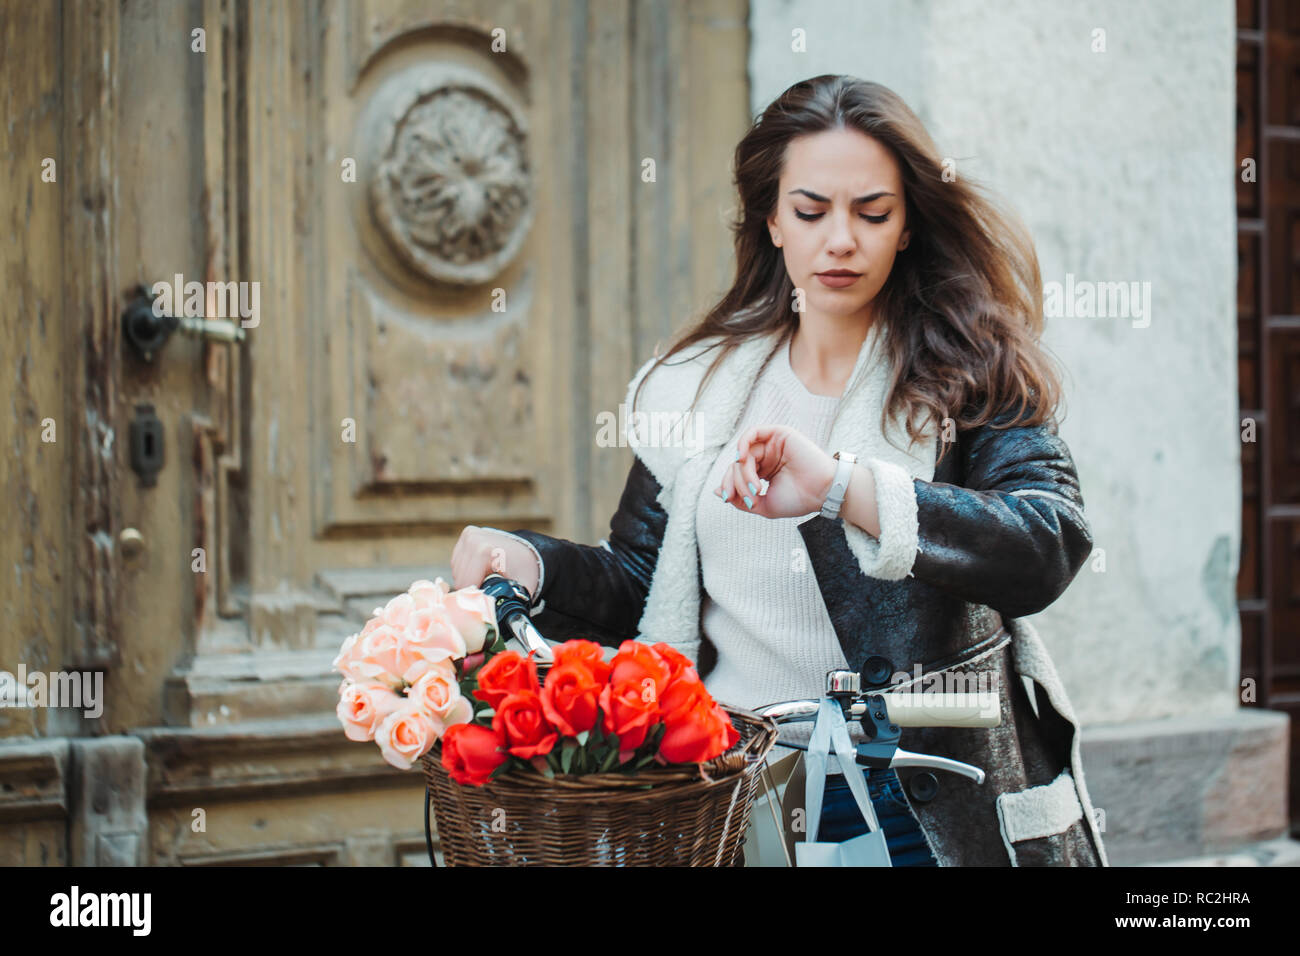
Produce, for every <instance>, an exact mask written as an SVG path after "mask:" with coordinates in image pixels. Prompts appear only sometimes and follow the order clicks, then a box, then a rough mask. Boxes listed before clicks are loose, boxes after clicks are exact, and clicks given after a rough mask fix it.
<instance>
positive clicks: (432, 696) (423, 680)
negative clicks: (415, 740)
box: [408, 661, 474, 737]
mask: <svg viewBox="0 0 1300 956" xmlns="http://www.w3.org/2000/svg"><path fill="white" fill-rule="evenodd" d="M408 694H409V698H410V699H411V700H413V701H415V702H416V704H417V705H418V706H419V707H420V709H421V710H423V711H424V712H425V713H426V714H428V715H429V716H430V717H433V718H435V719H434V721H433V723H434V727H435V728H437V731H438V736H439V737H441V736H442V735H443V734H444V733H446V730H447V728H448V727H449V726H451V725H452V724H467V723H469V722H470V721H471V720H472V719H473V718H474V704H473V702H472V701H471V700H469V698H467V697H465V696H464V695H462V694H461V692H460V684H459V683H457V681H456V670H455V668H453V667H452V665H451V662H450V661H444V662H442V663H440V664H433V665H430V667H429V669H428V670H427V671H425V672H424V673H423V674H421V675H420V677H419V679H418V680H416V682H415V683H414V684H412V685H411V689H410V690H409V691H408Z"/></svg>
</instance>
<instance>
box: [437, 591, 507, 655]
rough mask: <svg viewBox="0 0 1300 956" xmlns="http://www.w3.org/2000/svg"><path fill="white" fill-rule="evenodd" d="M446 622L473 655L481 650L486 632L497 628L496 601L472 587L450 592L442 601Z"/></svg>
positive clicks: (485, 638)
mask: <svg viewBox="0 0 1300 956" xmlns="http://www.w3.org/2000/svg"><path fill="white" fill-rule="evenodd" d="M443 607H444V608H445V612H446V615H447V620H448V621H450V622H451V625H452V627H454V628H456V630H458V631H459V632H460V635H461V637H463V638H465V647H466V649H467V650H468V652H469V653H471V654H475V653H477V652H479V651H481V650H483V644H484V642H485V641H486V640H487V636H488V632H489V631H494V630H495V629H496V626H497V608H496V601H495V600H493V598H492V596H491V595H490V594H485V593H484V592H483V591H481V590H479V589H478V588H474V587H467V588H461V589H460V590H458V591H452V592H451V593H450V594H448V595H447V597H446V598H445V599H444V601H443Z"/></svg>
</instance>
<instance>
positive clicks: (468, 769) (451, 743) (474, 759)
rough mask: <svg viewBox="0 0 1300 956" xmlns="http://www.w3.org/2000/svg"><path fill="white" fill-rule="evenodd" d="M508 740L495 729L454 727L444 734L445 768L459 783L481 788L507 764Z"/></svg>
mask: <svg viewBox="0 0 1300 956" xmlns="http://www.w3.org/2000/svg"><path fill="white" fill-rule="evenodd" d="M504 746H505V741H504V740H503V739H502V738H501V735H500V734H498V733H497V732H496V731H495V730H493V729H492V728H491V727H483V726H481V725H479V724H452V725H451V726H450V727H448V728H447V731H446V733H444V734H443V735H442V765H443V766H444V767H446V768H447V772H448V773H449V774H451V779H453V780H455V781H456V782H457V783H463V784H468V785H470V786H474V787H481V786H482V785H483V784H485V783H487V782H488V778H489V777H491V776H492V771H493V770H495V769H496V768H497V767H499V766H501V764H503V763H505V762H506V755H505V753H504V751H502V750H501V749H500V748H502V747H504Z"/></svg>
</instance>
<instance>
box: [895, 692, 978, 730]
mask: <svg viewBox="0 0 1300 956" xmlns="http://www.w3.org/2000/svg"><path fill="white" fill-rule="evenodd" d="M880 696H881V697H883V698H884V699H885V706H886V707H887V708H888V710H889V719H890V721H891V722H892V723H895V724H897V725H898V726H900V727H997V726H998V725H999V724H1001V723H1002V704H1001V698H1000V697H999V696H998V694H996V693H994V692H992V691H977V692H975V693H937V692H924V693H914V692H910V691H892V692H890V693H881V695H880Z"/></svg>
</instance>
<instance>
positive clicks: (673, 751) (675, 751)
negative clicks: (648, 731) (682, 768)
mask: <svg viewBox="0 0 1300 956" xmlns="http://www.w3.org/2000/svg"><path fill="white" fill-rule="evenodd" d="M739 739H740V733H739V731H737V730H736V728H735V727H733V726H732V725H731V718H729V717H728V716H727V715H726V712H725V711H723V709H722V708H721V707H719V706H718V705H717V704H716V703H715V702H714V701H713V699H712V698H711V697H710V696H709V695H708V693H707V692H703V693H701V692H696V691H691V692H690V693H689V694H688V696H687V699H686V700H685V702H683V703H681V705H680V706H678V707H677V708H676V709H675V710H674V711H673V712H672V713H670V714H665V715H664V735H663V739H662V740H660V741H659V754H660V756H661V757H663V759H664V760H667V761H668V762H669V763H701V762H703V761H705V760H712V759H713V758H714V757H716V756H718V755H719V754H721V753H724V752H726V751H727V750H729V749H731V747H732V746H733V745H734V744H735V743H736V741H738V740H739Z"/></svg>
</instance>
